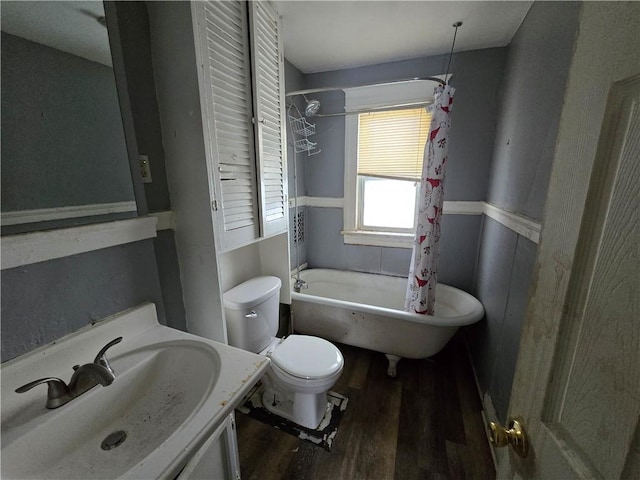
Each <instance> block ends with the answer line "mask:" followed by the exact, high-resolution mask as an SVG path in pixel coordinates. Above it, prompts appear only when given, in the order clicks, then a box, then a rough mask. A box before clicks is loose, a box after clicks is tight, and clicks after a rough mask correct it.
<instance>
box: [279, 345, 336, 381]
mask: <svg viewBox="0 0 640 480" xmlns="http://www.w3.org/2000/svg"><path fill="white" fill-rule="evenodd" d="M271 361H272V362H273V363H274V364H275V365H276V366H277V367H278V368H280V369H281V370H283V371H285V372H286V373H288V374H290V375H293V376H295V377H300V378H306V379H314V378H324V377H327V376H329V375H332V374H334V373H336V372H337V371H339V370H340V369H341V368H342V365H343V364H344V359H343V358H342V354H341V353H340V350H338V349H337V348H336V346H335V345H333V344H332V343H330V342H327V341H326V340H323V339H322V338H318V337H310V336H308V335H289V336H288V337H287V338H286V339H285V340H284V341H283V342H282V343H281V344H280V345H279V346H278V347H277V348H276V349H275V350H274V351H273V352H272V353H271Z"/></svg>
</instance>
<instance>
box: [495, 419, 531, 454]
mask: <svg viewBox="0 0 640 480" xmlns="http://www.w3.org/2000/svg"><path fill="white" fill-rule="evenodd" d="M489 438H490V440H491V445H493V446H494V447H506V446H507V445H511V446H512V447H513V450H514V451H515V452H516V454H517V455H518V456H519V457H522V458H524V457H526V456H527V454H528V453H529V439H528V438H527V434H526V432H525V431H524V427H523V426H522V423H520V422H519V421H517V420H514V419H511V420H510V421H509V428H508V429H507V428H504V427H503V426H502V425H500V424H498V423H495V422H490V423H489Z"/></svg>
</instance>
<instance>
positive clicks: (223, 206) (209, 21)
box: [196, 1, 259, 250]
mask: <svg viewBox="0 0 640 480" xmlns="http://www.w3.org/2000/svg"><path fill="white" fill-rule="evenodd" d="M202 4H203V8H202V10H201V11H200V14H204V17H205V22H202V19H200V20H199V23H200V24H202V25H204V26H205V35H204V37H206V43H207V47H206V50H205V49H201V50H203V52H206V53H205V57H206V58H205V61H206V63H207V66H208V70H207V69H205V72H206V74H205V78H206V80H207V82H206V83H207V88H208V94H207V113H208V115H207V116H208V119H209V140H210V145H211V154H212V156H213V158H212V160H213V162H212V168H211V169H210V170H212V173H213V178H214V182H215V187H216V188H215V190H216V199H217V204H218V205H217V207H218V209H217V217H218V222H217V223H218V225H222V226H223V230H224V231H223V232H218V238H219V241H220V246H221V248H222V249H223V250H229V249H232V248H235V247H239V246H241V245H245V244H247V243H249V242H251V241H253V240H255V239H256V238H257V237H258V235H259V214H258V195H257V186H256V182H257V179H256V163H255V153H254V152H255V150H254V133H253V125H252V102H251V63H250V56H249V31H248V28H249V26H248V18H247V3H246V2H242V1H207V2H202ZM196 8H197V6H196ZM204 37H201V38H204Z"/></svg>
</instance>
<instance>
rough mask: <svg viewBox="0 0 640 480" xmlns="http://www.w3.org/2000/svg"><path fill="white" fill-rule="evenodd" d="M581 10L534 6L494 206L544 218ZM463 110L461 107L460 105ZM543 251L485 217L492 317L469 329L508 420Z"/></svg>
mask: <svg viewBox="0 0 640 480" xmlns="http://www.w3.org/2000/svg"><path fill="white" fill-rule="evenodd" d="M578 14H579V4H578V3H573V2H535V3H534V4H533V6H532V8H531V10H530V11H529V13H528V15H527V17H526V18H525V20H524V22H523V24H522V25H521V27H520V29H519V30H518V32H517V34H516V36H515V37H514V39H513V41H512V42H511V45H510V46H509V52H508V56H507V64H506V68H505V82H504V87H503V89H502V90H503V92H502V95H503V99H502V103H501V107H500V112H499V114H498V129H497V133H496V137H495V148H494V153H493V163H492V167H491V177H490V181H489V190H488V196H487V198H488V201H489V202H491V203H494V204H496V205H498V206H500V207H501V208H504V209H506V210H510V211H513V212H516V213H518V214H521V215H525V216H528V217H531V218H533V219H536V220H541V219H542V211H543V209H544V203H545V197H546V191H547V184H548V179H549V174H550V169H551V162H552V158H553V149H554V145H555V141H556V136H557V133H558V121H559V117H560V110H561V108H562V101H563V97H564V90H565V85H566V81H567V74H568V69H569V64H570V61H571V55H572V51H573V43H574V37H575V34H576V31H577V25H578ZM456 106H457V105H456ZM536 253H537V246H536V244H534V243H533V242H531V241H529V240H527V239H526V238H524V237H521V236H519V235H517V234H516V233H514V232H513V231H511V230H509V229H507V228H505V227H503V226H502V225H500V224H498V223H497V222H495V221H493V220H491V219H489V218H485V220H484V223H483V228H482V234H481V245H480V254H479V262H478V271H477V276H476V285H477V287H476V288H477V292H476V293H477V296H478V298H479V299H480V301H481V302H482V303H483V305H484V306H485V310H486V318H485V320H484V321H483V322H482V323H480V324H477V325H476V326H474V327H472V328H469V329H467V333H468V335H467V338H468V342H469V345H470V350H471V353H472V357H473V361H474V365H475V368H476V372H477V375H478V380H479V382H480V387H481V389H482V392H483V394H484V395H487V396H489V397H490V398H491V401H492V403H493V405H494V407H495V409H496V411H497V414H498V417H499V418H500V419H501V420H502V421H506V414H507V409H508V406H509V399H510V395H511V386H512V383H513V373H514V369H515V363H516V358H517V355H518V346H519V342H520V333H521V329H522V321H523V317H524V313H525V308H526V302H527V298H528V290H529V284H530V282H531V276H532V274H533V270H534V265H535V260H536Z"/></svg>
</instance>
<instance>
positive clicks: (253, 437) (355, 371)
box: [236, 338, 495, 480]
mask: <svg viewBox="0 0 640 480" xmlns="http://www.w3.org/2000/svg"><path fill="white" fill-rule="evenodd" d="M337 346H338V348H339V349H340V351H341V352H342V354H343V355H344V359H345V368H344V372H343V374H342V377H341V378H340V380H339V381H338V382H337V383H336V385H335V386H334V387H333V389H332V390H334V391H336V392H338V393H341V394H343V395H346V396H347V397H348V398H349V405H348V407H347V410H346V412H345V414H344V417H343V418H342V421H341V424H340V428H339V430H338V434H337V436H336V438H335V440H334V443H333V448H332V451H331V452H327V451H325V450H323V449H322V448H319V447H316V446H313V445H311V444H309V443H307V442H304V441H302V440H299V439H298V438H296V437H293V436H291V435H288V434H286V433H283V432H282V431H280V430H276V429H274V428H272V427H269V426H266V425H264V424H262V423H260V422H258V421H256V420H253V419H251V418H249V417H247V416H246V415H243V414H241V413H238V412H237V413H236V420H237V425H238V429H237V433H238V445H239V449H240V468H241V473H242V478H243V479H244V480H251V479H261V480H271V479H274V480H275V479H292V480H293V479H295V480H302V479H309V480H313V479H337V480H341V479H349V480H351V479H366V480H377V479H381V480H382V479H395V480H412V479H452V480H453V479H481V480H484V479H493V478H495V470H494V466H493V462H492V460H491V453H490V451H489V446H488V444H487V440H486V436H485V432H484V424H483V421H482V416H481V413H480V411H481V404H480V399H479V398H478V393H477V389H476V386H475V383H474V379H473V374H472V372H471V367H470V365H469V362H468V358H467V354H466V351H465V349H464V346H463V345H462V344H461V342H460V341H459V340H458V339H456V338H454V340H453V341H452V342H450V343H449V345H448V346H447V347H446V348H445V349H444V350H443V351H442V352H440V353H439V354H438V355H436V356H434V357H432V358H431V359H428V360H407V359H403V360H402V361H401V362H400V363H399V365H398V376H397V377H396V378H395V379H394V378H390V377H388V376H387V374H386V368H387V360H386V358H385V356H384V355H383V354H381V353H376V352H372V351H369V350H364V349H360V348H355V347H350V346H348V345H341V344H337Z"/></svg>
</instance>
